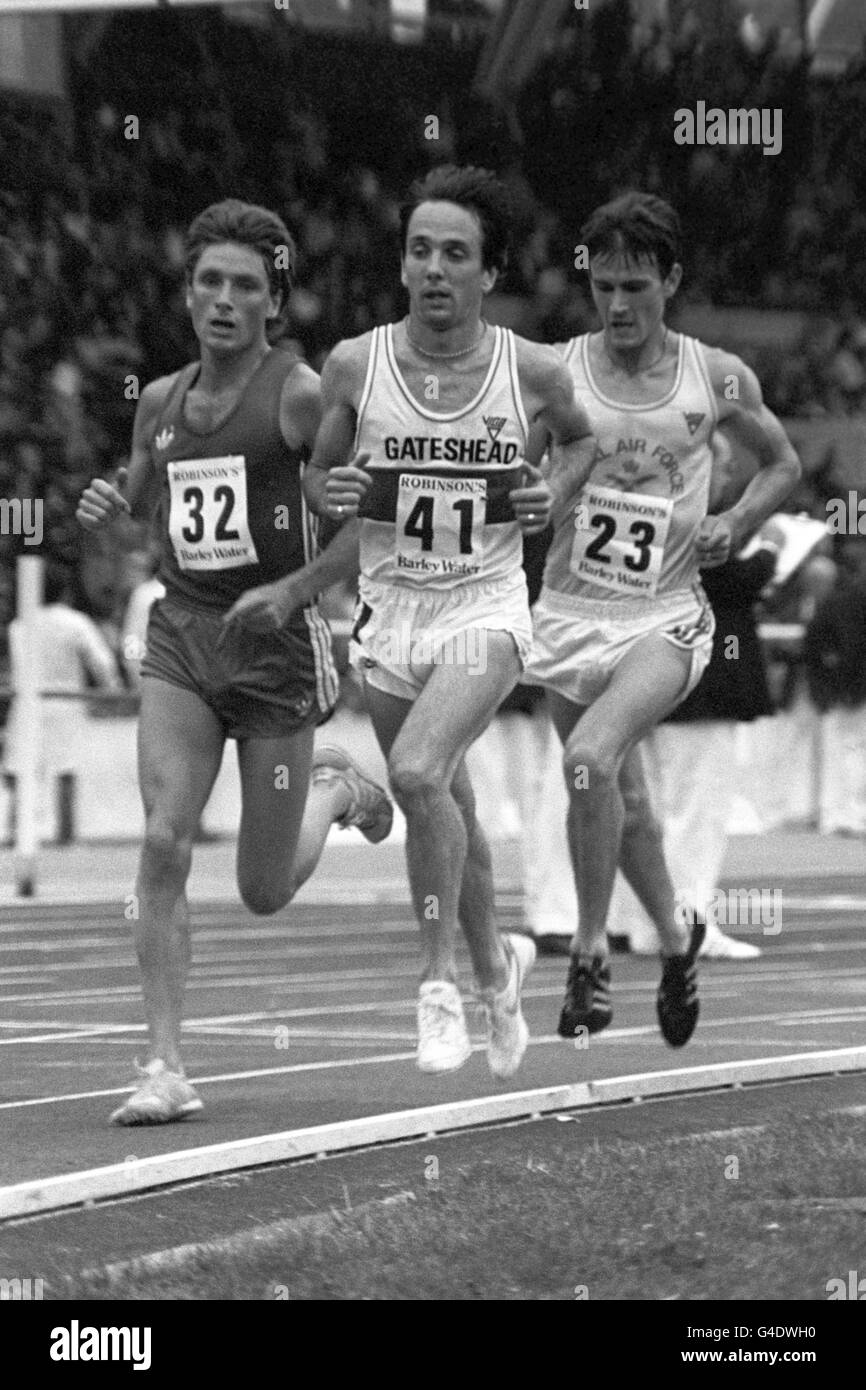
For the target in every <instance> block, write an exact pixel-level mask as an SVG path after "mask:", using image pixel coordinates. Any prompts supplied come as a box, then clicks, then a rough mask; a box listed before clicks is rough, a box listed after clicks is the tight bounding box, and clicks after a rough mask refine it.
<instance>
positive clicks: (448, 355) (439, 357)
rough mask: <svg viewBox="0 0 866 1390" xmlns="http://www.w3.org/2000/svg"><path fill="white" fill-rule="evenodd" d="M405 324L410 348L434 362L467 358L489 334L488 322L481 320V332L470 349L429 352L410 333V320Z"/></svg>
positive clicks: (470, 345)
mask: <svg viewBox="0 0 866 1390" xmlns="http://www.w3.org/2000/svg"><path fill="white" fill-rule="evenodd" d="M405 322H406V341H407V343H408V344H409V346H410V347H413V348H414V349H415V351H416V352H420V354H421V356H422V357H430V358H432V359H433V360H434V361H439V362H448V361H450V360H451V359H452V358H454V357H466V356H467V354H468V353H470V352H474V351H475V349H476V348H477V347H478V345H479V344H480V342H481V340H482V338H483V337H484V335H485V333H486V332H487V321H486V319H482V320H481V332H480V333H479V335H478V337H477V338H476V339H475V342H474V343H470V344H469V346H468V347H465V348H459V349H458V351H457V352H428V351H427V349H426V348H422V347H421V346H420V344H418V343H416V342H415V339H414V338H413V337H412V335H411V333H410V332H409V320H408V319H406V321H405Z"/></svg>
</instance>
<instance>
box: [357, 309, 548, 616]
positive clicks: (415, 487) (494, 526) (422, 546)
mask: <svg viewBox="0 0 866 1390" xmlns="http://www.w3.org/2000/svg"><path fill="white" fill-rule="evenodd" d="M430 373H431V376H432V375H433V374H434V372H433V364H432V363H431V366H430ZM527 436H528V425H527V421H526V414H525V411H524V409H523V402H522V400H521V398H520V386H519V382H518V377H517V362H516V355H515V346H514V335H513V334H512V333H511V331H510V330H509V329H505V328H499V327H497V328H495V329H494V342H493V356H492V358H491V360H490V367H489V370H488V372H487V376H486V378H485V380H484V384H483V385H482V387H481V390H480V391H479V392H478V394H477V395H476V396H475V399H474V400H472V401H470V402H469V404H468V405H466V406H464V407H463V408H462V409H460V410H454V411H451V412H449V413H448V414H445V415H443V414H441V413H438V412H436V411H434V410H428V409H426V407H425V406H423V405H420V404H419V403H418V401H416V400H415V398H414V396H413V395H412V394H411V392H410V391H409V388H408V387H407V385H406V383H405V381H404V379H403V377H402V375H401V373H400V370H399V368H398V366H397V362H396V358H395V355H394V332H393V324H385V325H383V326H381V327H379V328H376V329H375V330H374V331H373V334H372V340H371V344H370V356H369V360H368V364H367V376H366V379H365V382H364V391H363V395H362V397H361V402H360V405H359V408H358V424H357V429H356V432H355V449H356V451H367V452H369V454H370V464H369V465H368V467H369V471H370V473H371V474H372V477H373V485H372V487H371V488H370V489H369V491H368V492H367V495H366V497H365V498H364V501H363V503H362V505H361V509H360V517H361V583H360V592H361V594H362V596H363V594H364V588H365V581H367V582H372V583H375V584H388V585H395V586H400V587H408V588H411V589H414V590H418V591H422V590H423V591H424V592H429V591H431V590H435V591H436V592H447V591H448V590H450V589H456V588H465V587H466V586H467V585H468V584H472V583H479V584H481V583H483V584H487V583H489V582H490V581H498V580H501V579H504V578H508V579H512V580H513V579H514V578H515V576H517V575H519V574H520V573H521V566H522V557H523V543H522V538H521V532H520V527H519V526H518V524H517V522H516V521H515V519H514V515H513V512H512V510H511V504H510V503H509V501H508V492H509V491H510V489H511V488H514V487H517V486H519V484H520V475H521V470H522V465H523V457H524V454H525V451H526V441H527Z"/></svg>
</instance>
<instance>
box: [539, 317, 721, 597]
mask: <svg viewBox="0 0 866 1390" xmlns="http://www.w3.org/2000/svg"><path fill="white" fill-rule="evenodd" d="M557 346H558V348H559V351H561V352H563V355H564V357H565V361H566V363H567V365H568V368H569V370H570V371H571V374H572V377H573V378H574V383H575V393H576V396H577V399H578V401H579V403H580V404H581V405H582V406H583V408H584V410H585V411H586V413H587V415H588V416H589V422H590V425H591V426H592V431H593V434H594V435H595V437H596V440H597V446H596V452H595V459H594V460H593V467H592V472H591V473H590V475H589V477H588V479H587V481H586V483H585V484H584V487H583V490H582V492H581V493H580V495H579V497H575V499H574V500H575V506H574V507H572V509H571V511H570V513H569V516H568V518H567V519H565V520H564V521H563V522H562V524H561V525H560V526H559V527H558V528H557V531H556V534H555V536H554V538H553V541H552V543H551V546H550V550H549V551H548V555H547V564H546V566H545V571H544V584H545V587H546V588H548V589H555V590H557V591H558V592H559V593H565V594H575V595H582V596H584V597H586V598H593V599H615V598H616V596H617V595H620V596H623V597H629V596H631V597H641V596H642V597H645V598H648V599H651V598H652V597H653V596H654V595H655V594H668V593H674V592H676V591H679V590H688V589H690V588H691V587H692V586H693V585H694V584H695V583H696V582H697V581H698V580H699V578H700V571H699V569H698V565H697V560H696V557H695V539H696V537H697V533H698V530H699V528H700V524H701V522H702V521H703V519H704V517H705V516H706V513H707V503H708V500H709V491H710V472H711V468H712V450H711V447H710V436H711V435H712V432H713V429H714V428H715V426H716V423H717V420H718V412H717V409H716V402H715V398H714V396H713V391H712V387H711V385H710V378H709V373H708V371H707V367H706V363H705V361H704V354H703V347H702V345H701V344H700V343H699V342H698V340H697V339H696V338H689V337H686V336H685V334H682V333H681V334H680V336H679V344H678V356H677V369H676V376H675V378H674V383H673V386H672V387H671V389H670V390H669V391H668V393H667V394H666V395H665V396H662V397H661V398H660V399H659V400H657V401H656V402H655V403H654V404H650V405H629V404H624V403H622V402H620V401H613V400H611V399H610V398H609V397H608V396H605V395H603V394H602V393H601V391H599V389H598V387H597V386H596V384H595V381H594V378H593V376H592V369H591V367H590V364H589V335H588V334H583V335H582V336H580V337H577V338H572V339H571V340H570V342H568V343H565V344H558V345H557Z"/></svg>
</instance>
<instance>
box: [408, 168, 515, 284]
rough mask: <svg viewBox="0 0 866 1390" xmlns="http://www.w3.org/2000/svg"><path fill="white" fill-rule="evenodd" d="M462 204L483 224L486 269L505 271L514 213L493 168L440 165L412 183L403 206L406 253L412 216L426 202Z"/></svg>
mask: <svg viewBox="0 0 866 1390" xmlns="http://www.w3.org/2000/svg"><path fill="white" fill-rule="evenodd" d="M431 202H444V203H458V204H459V206H460V207H464V208H468V209H469V211H470V212H474V213H475V216H476V217H477V218H478V221H479V222H480V223H481V259H482V262H483V265H484V269H485V270H497V271H499V273H500V274H501V273H502V272H503V271H504V270H505V268H506V266H507V265H508V252H509V249H510V242H511V225H512V219H513V212H512V208H511V202H510V199H509V196H508V191H507V189H506V187H505V185H504V184H503V183H502V181H501V179H499V178H498V177H497V175H496V174H494V173H492V172H491V170H490V169H478V168H476V167H475V166H474V165H471V164H469V165H464V166H463V167H460V166H458V165H456V164H437V165H436V167H435V168H434V169H431V170H430V172H429V173H428V174H426V175H425V176H424V177H423V178H420V179H416V180H415V182H414V183H413V184H412V185H411V186H410V188H409V192H408V194H407V195H406V200H405V202H404V203H403V205H402V207H401V208H400V245H401V246H402V248H403V254H404V255H405V254H406V234H407V232H408V230H409V219H410V218H411V216H412V213H413V212H414V211H415V209H416V208H419V207H420V206H421V204H422V203H431Z"/></svg>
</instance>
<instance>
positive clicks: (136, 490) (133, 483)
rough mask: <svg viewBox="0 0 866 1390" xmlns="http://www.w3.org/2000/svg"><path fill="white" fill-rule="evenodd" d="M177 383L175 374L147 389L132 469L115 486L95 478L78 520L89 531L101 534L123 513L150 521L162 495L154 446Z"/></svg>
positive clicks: (135, 432)
mask: <svg viewBox="0 0 866 1390" xmlns="http://www.w3.org/2000/svg"><path fill="white" fill-rule="evenodd" d="M176 380H177V373H176V372H175V373H173V374H172V375H171V376H163V377H159V378H158V380H156V381H151V382H150V383H149V384H148V385H147V386H145V388H144V390H143V391H142V393H141V397H140V399H139V402H138V408H137V410H136V412H135V421H134V423H133V426H132V448H131V450H130V455H129V465H128V467H126V468H119V469H118V470H117V473H116V475H115V479H114V481H113V482H108V481H107V480H106V479H104V478H94V479H93V480H92V482H91V483H90V484H89V485H88V487H86V488H85V489H84V491H83V492H82V494H81V497H80V499H79V502H78V510H77V512H76V516H77V518H78V521H79V523H80V524H81V525H82V526H83V527H84V528H85V530H87V531H97V530H99V529H100V528H101V527H103V526H107V525H109V524H110V523H111V522H112V521H113V520H114V518H115V517H117V516H119V515H120V514H121V513H122V512H127V513H130V514H131V515H132V517H133V518H134V519H135V520H136V521H146V520H148V519H149V517H150V515H151V512H152V511H153V508H154V506H155V505H156V500H157V497H158V495H159V487H158V480H157V476H156V471H155V469H154V466H153V460H152V458H151V454H150V445H151V442H152V439H153V430H154V426H155V424H156V421H157V419H158V418H159V413H160V411H161V410H162V407H163V405H164V404H165V401H166V398H167V397H168V393H169V391H170V390H171V388H172V386H173V385H174V383H175V381H176Z"/></svg>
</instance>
